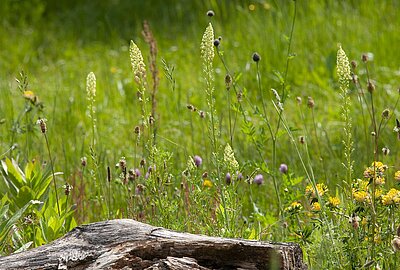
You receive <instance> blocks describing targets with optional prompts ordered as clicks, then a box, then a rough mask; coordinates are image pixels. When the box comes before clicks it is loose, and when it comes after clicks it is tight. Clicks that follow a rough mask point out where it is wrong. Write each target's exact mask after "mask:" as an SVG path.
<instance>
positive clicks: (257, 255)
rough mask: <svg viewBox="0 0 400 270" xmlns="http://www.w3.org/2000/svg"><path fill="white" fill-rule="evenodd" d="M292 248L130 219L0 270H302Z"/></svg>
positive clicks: (21, 256)
mask: <svg viewBox="0 0 400 270" xmlns="http://www.w3.org/2000/svg"><path fill="white" fill-rule="evenodd" d="M302 256H303V254H302V250H301V248H300V247H299V245H297V244H293V243H269V242H261V241H248V240H239V239H228V238H218V237H209V236H202V235H195V234H188V233H179V232H174V231H171V230H166V229H164V228H160V227H153V226H150V225H147V224H144V223H140V222H137V221H134V220H130V219H119V220H110V221H104V222H97V223H92V224H88V225H82V226H79V227H76V228H75V229H73V230H72V231H70V232H69V233H67V234H66V235H65V236H64V237H62V238H60V239H58V240H56V241H54V242H52V243H49V244H47V245H44V246H41V247H38V248H34V249H31V250H28V251H25V252H21V253H16V254H12V255H10V256H6V257H0V269H1V270H3V269H4V270H5V269H7V270H10V269H18V270H23V269H46V270H47V269H74V270H80V269H124V270H128V269H148V270H150V269H153V270H156V269H201V270H206V269H285V270H286V269H296V270H297V269H299V270H300V269H301V270H303V269H307V266H306V265H305V264H304V263H303V259H302Z"/></svg>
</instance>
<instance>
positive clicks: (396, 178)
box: [394, 171, 400, 182]
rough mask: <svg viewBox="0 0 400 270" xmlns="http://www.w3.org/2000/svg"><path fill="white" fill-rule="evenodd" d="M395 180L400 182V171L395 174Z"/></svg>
mask: <svg viewBox="0 0 400 270" xmlns="http://www.w3.org/2000/svg"><path fill="white" fill-rule="evenodd" d="M394 180H396V181H397V182H400V171H397V172H395V173H394Z"/></svg>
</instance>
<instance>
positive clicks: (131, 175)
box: [128, 169, 136, 181]
mask: <svg viewBox="0 0 400 270" xmlns="http://www.w3.org/2000/svg"><path fill="white" fill-rule="evenodd" d="M135 178H136V174H135V170H134V169H129V171H128V180H129V181H134V180H135Z"/></svg>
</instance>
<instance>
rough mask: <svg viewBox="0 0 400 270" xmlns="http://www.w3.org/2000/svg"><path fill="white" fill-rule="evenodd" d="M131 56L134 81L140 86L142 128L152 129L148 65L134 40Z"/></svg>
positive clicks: (130, 49) (139, 98)
mask: <svg viewBox="0 0 400 270" xmlns="http://www.w3.org/2000/svg"><path fill="white" fill-rule="evenodd" d="M129 56H130V60H131V66H132V72H133V76H134V80H135V82H136V84H137V85H138V92H137V96H138V100H139V103H140V108H141V115H142V126H143V127H145V128H151V124H152V121H153V120H154V118H153V116H151V115H150V114H149V113H148V110H147V101H148V98H147V97H146V87H147V84H146V65H145V64H144V60H143V55H142V52H141V51H140V49H139V47H138V46H137V45H136V44H135V42H133V41H132V40H131V44H130V47H129ZM149 134H150V140H152V136H151V131H150V132H149Z"/></svg>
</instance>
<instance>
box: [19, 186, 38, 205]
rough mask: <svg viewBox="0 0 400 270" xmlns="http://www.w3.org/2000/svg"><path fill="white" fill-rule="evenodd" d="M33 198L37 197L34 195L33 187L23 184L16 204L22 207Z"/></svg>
mask: <svg viewBox="0 0 400 270" xmlns="http://www.w3.org/2000/svg"><path fill="white" fill-rule="evenodd" d="M33 199H36V198H35V197H34V194H33V191H32V189H31V188H30V187H28V186H23V187H22V188H20V190H19V192H18V195H17V197H16V201H15V204H16V205H17V206H18V208H22V207H23V206H24V205H25V204H27V203H28V202H29V201H30V200H33Z"/></svg>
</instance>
